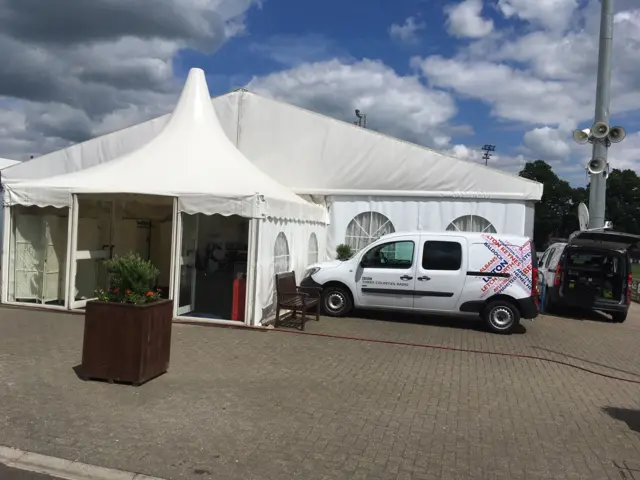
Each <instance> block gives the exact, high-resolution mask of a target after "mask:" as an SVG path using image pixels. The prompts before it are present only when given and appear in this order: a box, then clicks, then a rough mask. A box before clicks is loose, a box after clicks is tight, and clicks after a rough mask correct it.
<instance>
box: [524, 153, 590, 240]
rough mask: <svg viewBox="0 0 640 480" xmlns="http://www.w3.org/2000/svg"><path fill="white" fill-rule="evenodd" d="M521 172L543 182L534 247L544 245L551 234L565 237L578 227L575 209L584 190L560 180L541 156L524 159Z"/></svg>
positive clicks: (536, 217)
mask: <svg viewBox="0 0 640 480" xmlns="http://www.w3.org/2000/svg"><path fill="white" fill-rule="evenodd" d="M520 176H521V177H524V178H528V179H529V180H535V181H536V182H540V183H542V184H543V185H544V192H543V195H542V200H541V201H540V203H537V204H536V213H535V218H534V226H533V229H534V230H533V232H534V233H533V241H534V243H535V245H536V248H538V249H541V248H543V247H544V245H545V244H546V243H547V242H548V240H549V239H550V238H551V237H566V236H568V235H569V234H570V233H571V232H573V231H575V230H577V229H578V228H579V225H578V215H577V209H578V203H580V202H581V201H582V198H581V197H582V196H583V195H584V194H585V192H581V191H580V189H574V188H572V187H571V185H569V182H567V181H565V180H561V179H560V178H559V177H558V175H556V174H555V173H554V171H553V169H552V168H551V165H549V164H548V163H547V162H544V161H542V160H536V161H535V162H530V163H527V164H526V165H525V166H524V168H523V169H522V171H521V172H520ZM582 190H584V189H582Z"/></svg>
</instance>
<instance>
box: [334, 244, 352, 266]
mask: <svg viewBox="0 0 640 480" xmlns="http://www.w3.org/2000/svg"><path fill="white" fill-rule="evenodd" d="M352 256H353V252H352V251H351V247H350V246H349V245H345V244H344V243H341V244H340V245H338V246H337V247H336V259H338V260H341V261H343V262H344V261H345V260H349V259H350V258H351V257H352Z"/></svg>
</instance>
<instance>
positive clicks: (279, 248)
mask: <svg viewBox="0 0 640 480" xmlns="http://www.w3.org/2000/svg"><path fill="white" fill-rule="evenodd" d="M283 266H284V269H282V267H283ZM290 267H291V251H290V250H289V241H288V240H287V235H286V234H285V233H284V232H280V233H278V236H277V237H276V240H275V242H274V244H273V270H274V273H275V274H276V275H277V274H279V273H284V272H288V271H289V270H290Z"/></svg>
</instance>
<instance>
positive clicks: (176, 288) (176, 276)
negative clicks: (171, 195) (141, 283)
mask: <svg viewBox="0 0 640 480" xmlns="http://www.w3.org/2000/svg"><path fill="white" fill-rule="evenodd" d="M175 214H176V216H175V218H176V238H175V242H174V246H175V248H174V252H173V272H171V275H172V276H173V318H177V316H178V307H179V305H178V303H180V269H181V262H180V255H181V253H182V214H181V213H180V211H179V209H178V208H177V207H176V209H175Z"/></svg>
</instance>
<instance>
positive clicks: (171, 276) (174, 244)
mask: <svg viewBox="0 0 640 480" xmlns="http://www.w3.org/2000/svg"><path fill="white" fill-rule="evenodd" d="M177 232H178V198H177V197H174V198H173V214H172V216H171V263H170V266H169V300H173V299H174V298H175V295H174V292H173V289H174V284H175V278H174V270H175V269H176V247H177V238H178V233H177Z"/></svg>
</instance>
